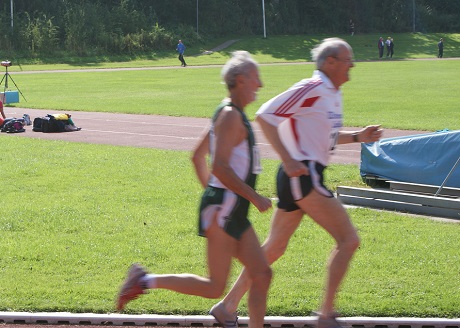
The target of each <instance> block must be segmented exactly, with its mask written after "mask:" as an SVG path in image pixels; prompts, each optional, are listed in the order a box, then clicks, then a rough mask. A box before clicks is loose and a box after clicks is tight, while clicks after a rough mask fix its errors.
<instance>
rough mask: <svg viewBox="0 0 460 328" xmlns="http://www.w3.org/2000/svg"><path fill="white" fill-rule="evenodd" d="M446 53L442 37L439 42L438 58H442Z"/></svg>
mask: <svg viewBox="0 0 460 328" xmlns="http://www.w3.org/2000/svg"><path fill="white" fill-rule="evenodd" d="M443 54H444V42H443V39H442V38H441V39H440V40H439V42H438V58H442V56H443Z"/></svg>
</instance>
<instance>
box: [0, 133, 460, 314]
mask: <svg viewBox="0 0 460 328" xmlns="http://www.w3.org/2000/svg"><path fill="white" fill-rule="evenodd" d="M0 138H1V140H2V144H3V147H4V148H5V149H14V151H8V152H5V153H4V154H3V156H2V163H3V165H2V169H3V175H4V177H9V178H8V181H10V182H11V183H4V184H3V191H2V208H1V209H0V234H1V236H2V238H1V242H0V254H1V256H0V272H1V274H2V283H1V284H0V293H1V295H2V298H1V300H0V311H69V312H95V313H107V312H113V311H114V308H113V306H114V303H113V302H114V297H115V295H116V293H117V290H118V288H119V285H120V283H121V281H122V280H123V278H124V275H125V274H126V270H127V268H128V266H129V265H130V264H131V263H132V262H141V263H143V264H144V265H146V266H147V267H148V268H149V269H150V270H152V271H153V272H156V273H183V272H189V273H195V274H199V275H206V262H205V253H204V252H205V240H204V239H203V238H200V237H198V236H197V233H196V232H197V227H196V225H197V206H198V200H199V197H200V194H201V188H200V186H199V184H198V182H197V180H196V179H195V177H194V176H193V172H192V166H191V163H190V161H189V154H188V153H187V152H176V151H162V150H155V149H139V148H131V147H115V146H105V145H104V146H101V145H91V144H79V143H68V142H63V141H46V140H35V139H29V138H19V137H15V136H11V135H7V136H5V135H1V136H0ZM262 164H263V167H264V173H263V174H262V175H261V177H260V179H259V184H258V186H259V190H260V191H261V192H262V193H263V194H264V195H267V196H274V192H275V190H274V174H275V170H276V167H277V165H278V162H277V161H275V160H264V161H263V163H262ZM326 178H327V181H328V183H329V185H330V187H331V188H332V189H334V188H335V187H336V186H337V185H338V184H343V183H345V184H347V185H355V186H358V185H360V184H362V182H361V181H360V178H359V172H358V170H357V169H356V167H355V166H353V165H333V166H332V167H331V168H330V170H328V173H327V176H326ZM6 181H7V180H4V182H6ZM349 212H350V215H351V217H352V219H353V221H354V223H355V224H356V226H357V228H358V229H359V233H360V236H361V239H362V245H361V248H360V250H359V251H358V252H357V254H356V257H355V258H354V261H353V262H352V266H351V269H350V272H349V274H348V276H347V279H346V280H345V283H344V285H343V288H342V292H341V294H340V298H339V300H338V308H339V310H340V311H341V313H342V315H344V316H382V317H386V316H416V317H458V316H459V314H460V313H459V312H458V311H459V310H458V298H459V296H460V281H459V276H458V274H459V270H460V267H459V263H460V262H459V255H458V249H459V246H460V242H459V241H458V238H457V236H458V234H459V233H460V230H459V229H460V225H458V224H453V223H443V222H437V221H432V220H429V219H426V218H421V217H416V216H407V215H401V214H394V213H389V212H379V211H373V210H368V209H350V210H349ZM270 215H271V212H268V213H264V214H259V213H257V211H256V210H255V209H254V208H252V209H251V218H252V222H253V223H254V226H255V228H256V230H257V232H258V234H259V235H260V238H265V236H266V235H267V233H268V228H269V220H270ZM332 245H333V243H332V240H331V238H330V237H329V236H328V235H327V234H326V233H325V232H324V231H322V230H321V229H319V228H318V227H317V226H316V225H315V224H314V223H312V222H311V220H309V219H306V220H304V222H303V223H302V225H301V227H300V228H299V230H298V232H296V234H295V235H294V237H293V239H292V241H291V244H290V247H289V250H288V252H287V254H286V256H285V257H284V258H282V259H281V260H280V261H279V262H277V263H276V264H275V265H274V267H273V268H274V272H275V278H274V281H273V284H272V287H271V290H270V297H269V302H268V312H267V314H269V315H288V316H290V315H292V316H294V315H303V316H305V315H309V314H310V312H311V311H313V310H316V309H317V308H318V304H319V301H320V297H321V290H322V288H323V280H324V273H325V270H326V267H325V265H326V258H327V255H328V253H329V251H330V249H331V247H332ZM239 268H240V267H239V265H238V264H236V263H235V267H234V269H233V271H232V275H231V281H234V280H235V279H236V275H237V274H238V271H239ZM213 302H214V301H213V300H207V299H202V298H199V297H192V296H186V295H180V294H176V293H173V292H169V291H154V292H152V293H151V294H150V295H147V296H145V297H143V298H141V299H140V300H138V301H135V302H132V303H130V304H129V306H128V308H127V312H128V313H158V314H206V311H207V310H208V309H209V308H210V306H211V305H212V304H213ZM240 313H241V315H245V314H247V307H246V302H245V301H243V302H242V304H241V308H240Z"/></svg>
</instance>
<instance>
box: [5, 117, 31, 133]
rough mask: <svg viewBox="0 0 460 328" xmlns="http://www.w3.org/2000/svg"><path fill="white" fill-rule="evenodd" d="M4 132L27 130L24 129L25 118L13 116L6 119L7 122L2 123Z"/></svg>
mask: <svg viewBox="0 0 460 328" xmlns="http://www.w3.org/2000/svg"><path fill="white" fill-rule="evenodd" d="M1 131H2V132H6V133H19V132H25V131H26V130H25V129H24V119H23V118H12V119H9V120H5V123H4V124H3V125H2V130H1Z"/></svg>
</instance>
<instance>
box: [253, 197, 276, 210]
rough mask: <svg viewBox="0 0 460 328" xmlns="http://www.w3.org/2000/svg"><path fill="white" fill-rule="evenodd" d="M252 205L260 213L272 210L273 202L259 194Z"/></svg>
mask: <svg viewBox="0 0 460 328" xmlns="http://www.w3.org/2000/svg"><path fill="white" fill-rule="evenodd" d="M252 204H253V205H254V206H255V207H257V209H258V210H259V212H261V213H262V212H265V211H267V210H269V209H270V208H272V201H271V200H270V198H267V197H264V196H262V195H259V194H257V197H256V198H255V199H254V200H253V201H252Z"/></svg>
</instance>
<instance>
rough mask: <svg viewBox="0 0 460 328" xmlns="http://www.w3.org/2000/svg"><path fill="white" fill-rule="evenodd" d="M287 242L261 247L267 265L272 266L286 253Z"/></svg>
mask: <svg viewBox="0 0 460 328" xmlns="http://www.w3.org/2000/svg"><path fill="white" fill-rule="evenodd" d="M287 245H288V241H286V242H284V241H283V242H279V243H270V242H268V243H266V244H264V245H263V246H262V248H263V250H264V253H265V257H266V258H267V261H268V263H270V264H272V263H273V262H275V261H276V260H278V259H279V258H280V257H281V256H283V254H284V253H285V252H286V248H287Z"/></svg>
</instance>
